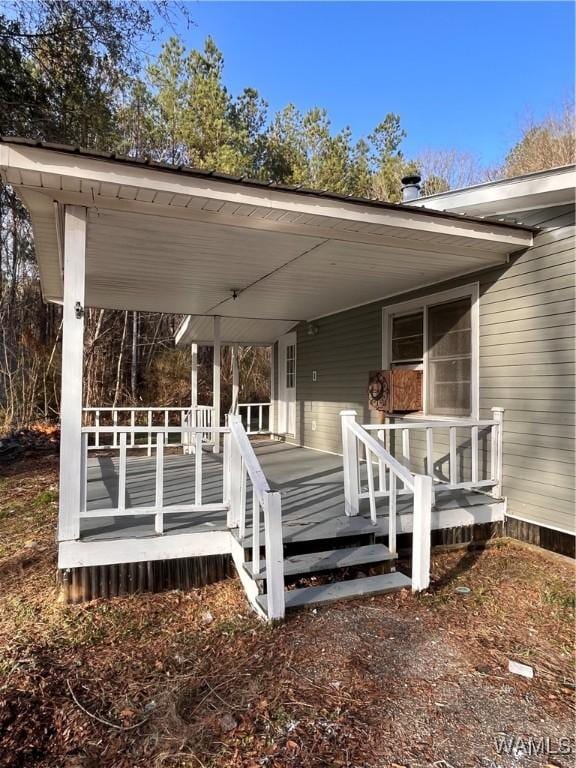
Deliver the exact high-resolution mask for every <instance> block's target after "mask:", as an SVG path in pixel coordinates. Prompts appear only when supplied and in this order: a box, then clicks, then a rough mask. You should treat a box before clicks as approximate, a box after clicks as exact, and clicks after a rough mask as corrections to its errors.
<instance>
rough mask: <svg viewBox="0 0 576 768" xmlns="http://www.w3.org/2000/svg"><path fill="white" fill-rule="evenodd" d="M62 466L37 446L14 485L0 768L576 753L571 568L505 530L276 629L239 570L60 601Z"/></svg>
mask: <svg viewBox="0 0 576 768" xmlns="http://www.w3.org/2000/svg"><path fill="white" fill-rule="evenodd" d="M56 466H57V463H56V458H55V457H44V458H39V459H30V458H28V459H22V460H21V461H19V462H17V463H15V464H12V465H10V468H9V469H7V468H6V467H4V468H3V469H2V471H3V473H4V478H3V479H1V480H0V766H1V767H2V768H4V767H7V766H10V768H20V767H21V768H35V767H36V766H42V767H43V768H44V767H45V768H56V767H57V766H65V768H108V767H109V766H110V767H112V766H114V768H128V767H130V768H132V767H136V766H138V767H140V766H142V767H144V766H146V767H147V768H148V767H152V768H154V767H155V766H186V768H188V766H190V767H193V766H194V767H195V768H198V767H199V768H209V767H210V768H214V767H216V766H233V767H234V768H240V766H242V768H260V767H261V766H262V767H267V768H284V766H286V767H288V766H294V767H298V768H300V767H302V768H316V767H320V766H322V767H324V766H326V767H327V768H328V767H332V766H334V767H340V766H341V767H342V768H344V767H347V768H408V767H409V768H420V767H424V766H432V767H433V768H450V767H452V768H459V767H460V766H483V767H484V768H496V767H498V768H507V767H508V766H519V767H520V768H522V767H523V766H526V767H527V768H531V767H532V766H562V767H564V766H566V767H568V766H573V765H574V764H575V754H576V753H575V752H574V751H572V754H562V753H565V752H567V750H568V749H569V748H571V749H572V750H574V740H573V737H574V694H575V690H574V664H573V649H574V589H573V586H574V583H573V576H574V574H573V567H572V564H571V563H570V562H569V561H567V560H563V559H561V558H558V557H554V556H550V555H548V554H546V553H544V552H539V551H536V550H534V549H529V548H527V547H524V546H522V545H519V544H515V543H511V542H508V541H504V540H503V541H500V542H497V543H496V545H494V546H492V547H490V548H489V549H485V550H483V551H481V552H480V551H475V552H462V551H460V552H452V553H449V554H446V553H444V554H441V555H437V556H435V557H434V558H433V583H432V587H431V589H430V590H429V592H427V593H426V594H423V595H420V596H418V597H414V596H412V595H411V594H409V593H407V592H405V593H401V594H396V595H392V596H382V597H375V598H370V599H363V600H359V601H355V602H347V603H341V604H337V605H333V606H330V607H325V608H319V609H317V610H314V611H307V612H304V613H299V614H296V615H293V616H290V617H289V619H288V620H287V621H286V622H285V623H284V624H283V625H280V626H277V627H269V626H265V625H264V624H263V623H261V622H260V621H259V620H258V619H257V618H256V617H255V616H254V615H253V614H252V613H251V612H250V610H249V609H248V607H247V603H246V601H245V599H244V597H243V594H242V590H241V588H240V586H239V584H238V582H237V581H236V580H228V581H226V582H221V583H219V584H214V585H212V586H210V587H206V588H204V589H200V590H194V591H191V592H189V593H183V592H168V593H164V594H160V595H134V596H130V597H127V598H117V599H113V600H109V601H104V600H101V601H93V602H91V603H87V604H84V605H80V606H65V605H62V604H60V603H58V601H57V594H58V592H57V587H56V581H55V567H56V550H55V546H54V525H55V520H56V502H57V492H56ZM458 586H466V587H469V588H470V590H471V591H470V593H469V594H459V593H457V592H456V591H455V590H456V587H458ZM509 660H513V661H518V662H522V663H524V664H528V665H530V666H531V667H533V669H534V678H533V679H532V680H529V679H525V678H523V677H519V676H517V675H513V674H511V673H510V672H509V671H508V662H509ZM569 740H571V741H570V743H569Z"/></svg>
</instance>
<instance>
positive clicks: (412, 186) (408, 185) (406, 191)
mask: <svg viewBox="0 0 576 768" xmlns="http://www.w3.org/2000/svg"><path fill="white" fill-rule="evenodd" d="M421 181H422V178H421V176H420V174H419V173H412V174H410V176H404V178H403V179H402V202H403V203H407V202H409V201H410V200H417V199H418V198H419V197H420V182H421Z"/></svg>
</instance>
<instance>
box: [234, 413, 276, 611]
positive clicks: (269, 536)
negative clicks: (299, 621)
mask: <svg viewBox="0 0 576 768" xmlns="http://www.w3.org/2000/svg"><path fill="white" fill-rule="evenodd" d="M228 427H229V430H230V432H229V434H227V435H225V437H224V464H225V466H226V467H227V469H226V470H225V474H226V477H227V478H228V480H227V482H228V488H229V493H230V511H229V514H228V527H229V528H237V529H238V537H239V539H240V541H243V539H244V537H245V535H246V506H247V501H246V493H247V479H248V478H249V479H250V483H251V485H252V504H251V516H252V521H251V522H252V569H253V573H254V575H258V574H259V573H260V548H261V540H260V539H261V536H260V519H261V513H262V519H263V523H264V550H265V563H266V585H267V595H268V618H269V619H281V618H283V617H284V612H285V597H284V553H283V538H282V506H281V504H282V502H281V496H280V494H279V493H278V492H273V491H271V490H270V486H269V485H268V481H267V480H266V477H265V475H264V472H263V471H262V468H261V466H260V463H259V461H258V458H257V456H256V454H255V453H254V449H253V447H252V445H251V443H250V440H249V439H248V434H247V432H246V430H245V429H244V427H243V425H242V420H241V417H240V416H239V415H233V414H230V415H229V416H228Z"/></svg>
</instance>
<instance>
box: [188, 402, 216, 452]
mask: <svg viewBox="0 0 576 768" xmlns="http://www.w3.org/2000/svg"><path fill="white" fill-rule="evenodd" d="M214 413H215V411H214V407H213V406H211V405H196V406H195V407H194V408H187V409H186V413H185V414H184V422H183V423H184V425H185V426H186V427H198V428H199V429H202V430H205V431H203V433H202V434H203V438H202V441H203V443H204V445H213V444H214V433H213V432H212V431H211V429H210V428H211V427H213V426H214ZM218 426H219V425H218ZM189 434H190V433H189V432H185V433H184V434H183V435H182V443H183V446H184V453H194V452H195V450H196V445H195V443H194V442H193V441H192V442H189V439H188V435H189Z"/></svg>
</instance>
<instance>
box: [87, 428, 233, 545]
mask: <svg viewBox="0 0 576 768" xmlns="http://www.w3.org/2000/svg"><path fill="white" fill-rule="evenodd" d="M182 432H186V433H187V435H188V439H189V440H190V441H191V442H192V441H193V442H194V443H195V462H194V501H193V503H191V504H178V505H171V506H169V507H166V506H164V448H165V446H169V447H171V446H172V445H173V443H171V442H170V435H177V436H179V439H181V435H182ZM207 432H210V433H211V436H212V439H213V438H214V435H215V434H217V433H218V434H222V433H226V432H229V429H228V428H227V427H186V426H184V427H182V426H175V427H170V426H151V427H148V426H138V425H135V426H112V427H109V426H102V425H99V426H88V427H82V457H81V469H82V480H81V504H80V517H81V518H86V517H91V518H92V517H117V516H124V515H129V516H138V515H154V516H155V530H156V533H157V534H162V533H163V532H164V516H165V515H167V514H178V513H182V512H219V511H228V509H229V508H230V502H229V499H228V497H227V492H228V489H229V485H226V482H223V488H224V491H223V497H222V501H221V502H211V503H209V504H206V503H203V501H202V485H203V461H202V459H203V451H202V445H203V443H204V440H205V436H206V433H207ZM91 435H95V436H96V435H99V436H100V437H103V436H110V437H111V440H110V441H109V445H114V446H116V447H117V449H118V451H119V455H118V469H117V476H118V497H117V501H116V507H114V508H112V509H110V508H102V509H90V510H88V509H87V505H86V500H87V480H88V477H87V467H88V449H89V447H90V443H89V439H90V436H91ZM137 435H144V436H145V438H146V443H145V445H146V446H147V445H153V446H154V449H155V453H156V475H155V494H154V504H153V505H152V506H146V507H127V506H126V477H127V471H126V469H127V462H126V452H127V449H128V448H130V446H131V445H132V444H135V445H136V446H137V445H138V441H137V437H136V436H137ZM107 442H108V441H107ZM92 447H93V446H92Z"/></svg>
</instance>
